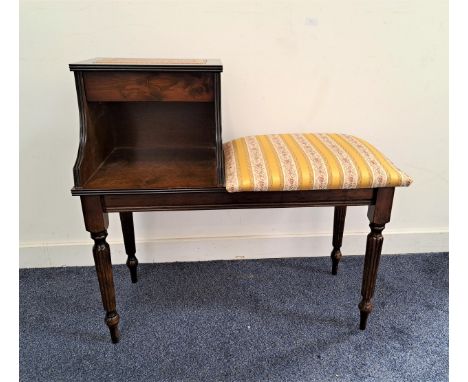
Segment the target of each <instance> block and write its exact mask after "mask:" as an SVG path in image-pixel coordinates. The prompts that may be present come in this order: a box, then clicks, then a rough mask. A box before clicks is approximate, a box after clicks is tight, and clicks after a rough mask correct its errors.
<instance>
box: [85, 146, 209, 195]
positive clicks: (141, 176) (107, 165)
mask: <svg viewBox="0 0 468 382" xmlns="http://www.w3.org/2000/svg"><path fill="white" fill-rule="evenodd" d="M215 186H216V151H215V149H214V148H213V149H212V148H197V147H181V148H167V147H156V148H134V147H116V148H114V149H113V150H112V151H111V153H110V154H109V155H108V157H107V158H106V159H105V160H104V161H103V163H102V164H101V165H100V166H99V168H98V169H97V170H96V171H95V172H94V174H92V175H91V177H90V178H89V179H88V180H87V181H86V182H85V184H84V185H83V188H84V189H174V188H200V187H215Z"/></svg>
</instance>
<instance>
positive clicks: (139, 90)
mask: <svg viewBox="0 0 468 382" xmlns="http://www.w3.org/2000/svg"><path fill="white" fill-rule="evenodd" d="M83 79H84V85H85V92H86V98H87V100H88V101H117V102H119V101H121V102H122V101H126V102H128V101H180V102H211V101H213V99H214V89H213V83H214V81H213V74H212V73H192V72H179V73H171V72H125V73H122V72H88V73H83Z"/></svg>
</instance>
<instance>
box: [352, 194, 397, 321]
mask: <svg viewBox="0 0 468 382" xmlns="http://www.w3.org/2000/svg"><path fill="white" fill-rule="evenodd" d="M394 191H395V189H394V188H379V189H376V201H375V205H372V206H370V207H369V210H368V214H367V216H368V218H369V221H370V225H369V226H370V229H371V232H370V233H369V235H368V236H367V245H366V255H365V258H364V272H363V277H362V288H361V295H362V300H361V302H360V303H359V310H360V313H361V320H360V325H359V328H360V329H361V330H364V329H366V324H367V318H368V316H369V314H370V313H371V311H372V308H373V305H372V297H373V296H374V290H375V283H376V280H377V270H378V267H379V260H380V254H381V253H382V244H383V236H382V231H383V230H384V228H385V224H386V223H388V222H389V221H390V214H391V211H392V203H393V193H394Z"/></svg>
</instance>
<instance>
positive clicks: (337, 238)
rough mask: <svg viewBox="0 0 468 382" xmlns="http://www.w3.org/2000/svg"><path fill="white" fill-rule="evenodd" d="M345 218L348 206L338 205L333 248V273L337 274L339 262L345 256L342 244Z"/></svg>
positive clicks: (334, 224)
mask: <svg viewBox="0 0 468 382" xmlns="http://www.w3.org/2000/svg"><path fill="white" fill-rule="evenodd" d="M345 219H346V206H336V207H335V215H334V218H333V250H332V252H331V259H332V275H336V274H337V273H338V264H339V263H340V260H341V258H342V257H343V255H342V253H341V244H342V242H343V231H344V224H345Z"/></svg>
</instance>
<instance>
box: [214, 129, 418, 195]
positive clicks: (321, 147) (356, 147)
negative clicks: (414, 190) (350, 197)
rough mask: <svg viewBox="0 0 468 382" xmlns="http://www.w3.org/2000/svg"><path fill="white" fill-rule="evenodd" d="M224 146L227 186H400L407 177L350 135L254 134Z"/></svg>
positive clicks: (237, 188) (231, 188)
mask: <svg viewBox="0 0 468 382" xmlns="http://www.w3.org/2000/svg"><path fill="white" fill-rule="evenodd" d="M223 146H224V147H223V148H224V162H225V175H226V189H227V191H228V192H241V191H294V190H326V189H330V190H331V189H355V188H377V187H399V186H409V185H410V184H411V183H412V179H411V178H410V177H409V176H408V175H407V174H405V173H404V172H403V171H401V170H400V169H398V168H397V167H396V166H395V165H394V164H393V163H392V162H391V161H390V160H389V159H387V158H386V157H385V156H384V155H383V154H382V153H381V152H380V151H378V150H377V149H376V148H375V147H374V146H372V145H371V144H370V143H368V142H366V141H365V140H363V139H361V138H358V137H355V136H352V135H346V134H311V133H309V134H307V133H306V134H272V135H256V136H249V137H242V138H238V139H235V140H232V141H229V142H227V143H225V144H224V145H223Z"/></svg>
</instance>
